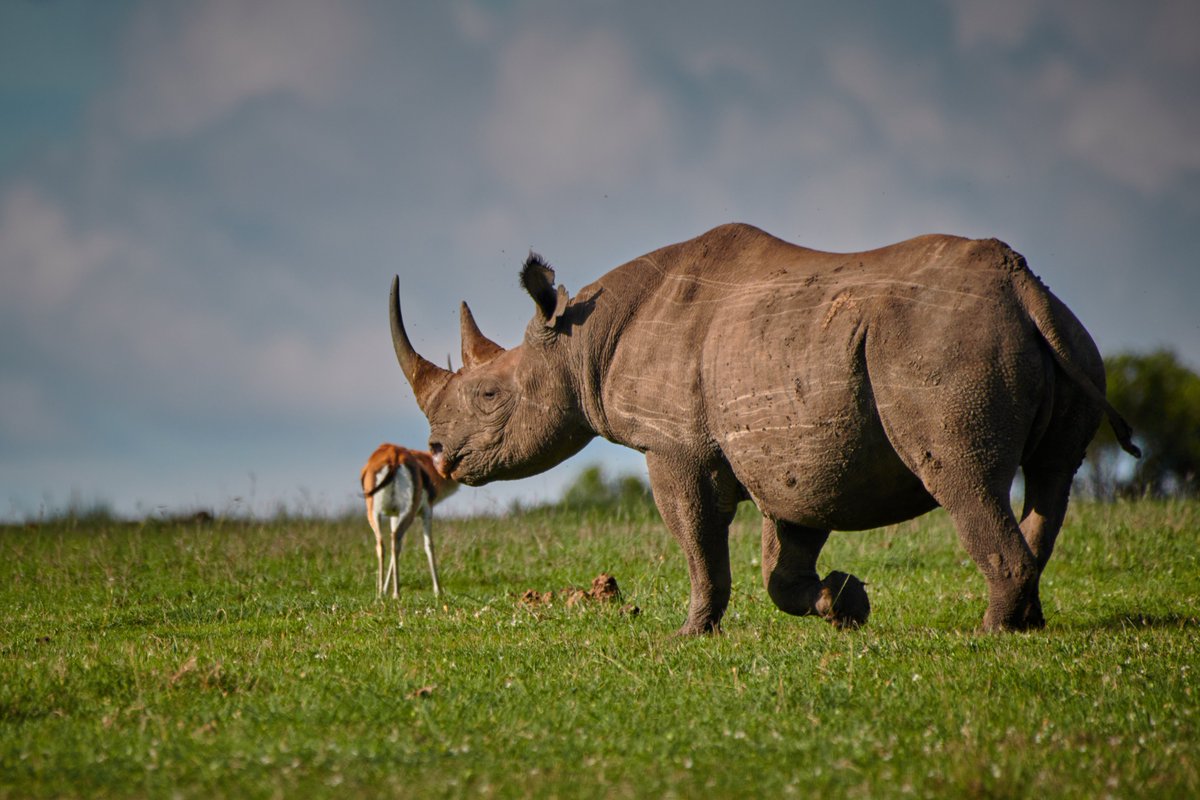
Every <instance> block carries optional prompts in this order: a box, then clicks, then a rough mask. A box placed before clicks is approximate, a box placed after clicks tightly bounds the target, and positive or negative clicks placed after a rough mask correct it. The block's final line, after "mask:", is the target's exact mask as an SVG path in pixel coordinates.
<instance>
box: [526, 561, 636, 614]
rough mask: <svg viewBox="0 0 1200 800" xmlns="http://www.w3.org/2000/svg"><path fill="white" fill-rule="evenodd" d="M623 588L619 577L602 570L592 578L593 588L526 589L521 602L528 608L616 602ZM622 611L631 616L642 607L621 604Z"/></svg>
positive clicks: (573, 606)
mask: <svg viewBox="0 0 1200 800" xmlns="http://www.w3.org/2000/svg"><path fill="white" fill-rule="evenodd" d="M621 599H622V598H621V589H620V587H618V586H617V579H616V578H614V577H613V576H612V575H609V574H608V573H607V572H601V573H600V574H599V575H597V576H596V577H595V578H593V579H592V588H591V589H581V588H579V587H577V586H568V587H566V588H564V589H559V590H558V591H546V592H539V591H538V590H537V589H526V590H525V592H524V593H523V594H522V595H521V598H520V601H519V602H520V603H521V604H522V605H524V606H527V607H528V608H534V609H536V608H545V607H548V606H552V605H554V603H555V602H559V603H562V604H563V605H565V606H566V607H567V608H575V607H576V606H579V605H581V604H593V603H616V602H620V601H621ZM621 613H622V614H627V615H629V616H631V617H633V616H637V615H638V614H640V613H641V609H640V608H638V607H637V606H635V605H633V604H631V603H627V604H625V605H623V606H621Z"/></svg>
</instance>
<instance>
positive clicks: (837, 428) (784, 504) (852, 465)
mask: <svg viewBox="0 0 1200 800" xmlns="http://www.w3.org/2000/svg"><path fill="white" fill-rule="evenodd" d="M723 449H724V452H725V456H726V458H727V459H728V461H729V463H730V466H731V467H732V468H733V471H734V474H735V475H736V476H737V478H738V480H739V481H740V482H741V484H742V485H743V486H744V487H745V488H746V490H747V492H749V494H750V496H751V498H752V499H753V500H754V502H755V503H756V504H757V505H758V507H759V510H761V511H762V512H763V514H765V515H767V516H769V517H772V518H775V519H782V520H787V521H788V522H792V523H795V524H798V525H806V526H809V527H814V528H822V529H829V530H864V529H867V528H876V527H880V526H882V525H890V524H893V523H896V522H901V521H903V520H906V519H912V518H913V517H916V516H919V515H920V514H923V513H925V512H926V511H929V510H930V509H932V508H934V507H936V506H937V502H936V501H935V500H934V499H933V498H932V497H931V496H930V495H929V493H928V492H927V491H926V490H925V487H924V485H923V484H922V483H921V480H920V479H919V478H918V477H917V476H916V475H914V474H913V473H912V471H911V470H909V469H908V467H906V466H905V465H904V463H903V462H902V461H901V460H900V457H899V456H898V455H897V454H896V452H895V450H894V449H893V448H892V446H891V444H890V442H889V441H888V439H887V436H886V434H885V433H884V431H883V428H882V426H881V425H879V424H878V421H877V420H861V419H860V420H857V421H854V422H850V423H849V424H845V423H843V424H838V421H833V422H828V423H826V424H811V425H804V424H802V423H801V424H797V425H794V426H791V427H782V426H781V427H777V428H774V429H766V430H761V431H754V430H742V431H740V432H738V431H733V432H731V435H729V436H727V437H726V444H725V447H724V448H723Z"/></svg>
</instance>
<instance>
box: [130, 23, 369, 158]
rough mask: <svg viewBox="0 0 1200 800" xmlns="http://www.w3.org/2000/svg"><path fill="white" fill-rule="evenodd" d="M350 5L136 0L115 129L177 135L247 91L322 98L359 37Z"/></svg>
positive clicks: (234, 103)
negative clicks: (141, 0) (142, 1)
mask: <svg viewBox="0 0 1200 800" xmlns="http://www.w3.org/2000/svg"><path fill="white" fill-rule="evenodd" d="M354 8H355V7H354V6H353V5H351V4H349V3H343V2H338V3H330V2H324V1H323V0H255V2H253V3H246V2H241V0H204V2H193V3H186V4H184V5H182V6H179V5H176V4H166V3H146V4H144V5H143V7H142V9H141V15H140V16H139V18H138V19H137V20H136V22H135V24H134V26H133V29H132V32H131V34H130V36H129V40H128V45H127V61H128V64H127V69H128V82H127V83H126V84H125V85H124V86H123V87H122V89H121V91H120V92H119V94H118V96H117V98H116V101H115V104H116V107H117V109H118V114H119V117H120V124H121V127H122V128H123V129H124V130H125V131H126V132H127V133H129V134H131V135H133V136H135V137H138V138H153V137H160V136H184V135H187V134H189V133H191V132H193V131H194V130H196V129H197V128H200V127H202V126H204V125H206V124H209V123H211V122H213V121H214V120H216V119H219V118H221V117H222V116H224V115H226V114H228V113H230V112H231V111H233V110H234V109H236V108H237V107H238V106H239V105H240V104H241V103H243V102H245V101H246V100H248V99H250V98H254V97H261V96H264V95H267V94H271V93H275V92H283V93H288V94H291V95H294V96H297V97H300V98H303V99H305V100H307V101H310V102H321V101H322V100H324V99H326V98H328V97H329V96H331V95H332V94H333V93H334V92H335V91H336V90H337V89H338V87H339V85H340V80H341V79H342V78H343V77H344V73H343V71H342V67H343V66H344V64H345V62H346V61H347V59H348V58H349V57H350V56H351V55H352V54H353V52H354V51H355V49H356V48H357V47H358V46H359V43H360V42H361V39H362V37H363V36H364V33H365V32H364V30H363V26H362V22H361V21H360V20H359V19H358V17H357V16H356V14H355V13H354Z"/></svg>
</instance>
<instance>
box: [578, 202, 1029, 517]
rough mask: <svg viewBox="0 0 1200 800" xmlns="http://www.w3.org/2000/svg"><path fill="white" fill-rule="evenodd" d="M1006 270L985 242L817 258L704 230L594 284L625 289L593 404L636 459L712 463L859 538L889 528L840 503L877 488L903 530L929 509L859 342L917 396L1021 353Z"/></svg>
mask: <svg viewBox="0 0 1200 800" xmlns="http://www.w3.org/2000/svg"><path fill="white" fill-rule="evenodd" d="M1023 268H1024V267H1023V264H1022V263H1021V262H1020V260H1019V257H1016V256H1015V254H1013V253H1012V251H1011V250H1009V249H1008V248H1007V246H1005V245H1003V244H1002V243H1000V242H996V241H994V240H987V241H976V240H969V239H963V238H959V237H953V236H942V235H929V236H921V237H917V238H915V239H910V240H907V241H904V242H900V243H897V244H894V245H889V246H887V247H883V248H879V249H876V250H870V251H864V252H859V253H828V252H822V251H817V250H811V249H808V248H804V247H799V246H796V245H793V244H790V243H788V242H785V241H783V240H780V239H777V238H775V237H773V236H770V235H769V234H766V233H764V232H763V231H761V230H758V229H757V228H753V227H751V226H748V225H726V226H722V227H720V228H716V229H714V230H712V231H709V232H708V233H706V234H703V235H702V236H699V237H697V238H695V239H692V240H689V241H687V242H682V243H680V244H678V245H672V246H669V247H666V248H662V249H661V250H658V251H655V252H653V253H649V254H647V255H646V256H643V257H642V258H640V259H636V260H634V261H633V262H630V263H629V264H627V265H625V266H623V267H621V268H618V270H615V271H614V272H613V273H610V274H609V275H608V276H606V278H605V279H604V280H602V282H601V284H603V285H609V286H611V287H612V288H613V290H614V295H615V293H616V292H619V291H621V290H622V289H628V288H630V287H634V288H635V296H634V297H633V298H631V301H630V308H631V310H630V311H629V312H628V313H629V319H628V322H627V324H625V325H624V326H623V332H622V336H621V342H620V345H619V347H618V348H617V351H616V353H615V355H614V361H613V363H614V369H612V370H611V371H610V373H609V374H610V376H611V377H610V381H609V382H608V385H607V387H606V394H607V396H606V405H608V406H609V407H610V408H611V409H612V410H613V413H611V414H610V416H611V417H613V418H618V419H620V420H622V422H623V424H624V425H625V432H626V434H628V435H629V436H630V438H631V439H632V441H627V443H630V444H633V445H634V446H637V447H640V448H641V449H653V447H654V446H656V444H655V443H656V442H661V441H662V440H664V439H665V440H667V441H668V442H669V443H670V446H683V447H687V448H693V449H695V450H697V451H700V450H703V449H705V448H707V449H708V450H709V451H712V452H716V451H719V453H720V456H721V457H722V458H723V459H725V460H727V461H728V462H729V463H730V464H731V465H732V466H733V468H734V470H735V472H736V473H737V475H738V477H739V479H740V480H741V482H742V483H743V484H744V485H745V486H746V487H747V489H748V490H749V491H750V492H751V494H753V495H754V496H755V498H756V499H757V500H758V501H759V504H760V506H765V507H764V511H766V510H768V509H769V508H770V507H772V506H777V507H780V508H783V509H787V511H786V513H784V514H782V515H783V516H789V517H792V518H809V519H812V520H814V521H815V520H817V519H820V518H821V517H822V516H823V515H825V516H832V517H836V519H835V521H834V522H833V523H832V525H831V526H833V527H842V528H848V527H864V526H868V525H874V524H881V523H882V522H883V521H892V520H891V519H888V520H877V519H876V518H874V517H870V518H863V519H862V520H859V519H856V518H853V513H852V511H851V512H850V513H848V511H847V508H846V506H845V505H844V500H845V498H847V497H858V498H863V497H870V496H871V493H872V492H880V491H883V492H885V493H887V492H890V494H888V496H886V497H885V496H879V497H878V499H879V501H880V503H881V504H884V505H887V506H888V507H890V508H891V509H892V510H893V511H892V516H894V517H895V518H896V519H900V518H905V517H907V516H911V515H913V514H915V513H919V512H920V511H922V510H925V509H926V508H927V507H928V506H929V503H930V502H931V501H930V499H929V497H928V495H927V494H926V493H925V492H924V489H923V488H922V486H921V484H920V481H918V480H917V479H916V478H915V476H913V475H912V474H911V472H910V471H909V470H908V469H906V467H905V464H904V463H903V460H902V459H901V457H900V455H898V454H897V453H896V452H895V450H894V449H893V448H892V446H891V444H890V442H889V439H888V436H887V432H886V431H885V428H884V425H883V424H882V422H881V420H880V417H879V414H878V412H877V409H876V402H877V398H876V396H875V393H874V391H873V389H872V385H871V375H869V374H868V365H867V361H868V359H867V354H866V346H865V342H866V337H867V332H868V330H870V331H871V336H872V337H873V341H874V343H875V344H876V345H877V346H876V347H875V350H876V352H879V353H887V356H886V358H887V359H888V363H887V364H886V365H885V367H886V370H887V371H888V373H889V374H888V375H887V380H888V381H890V382H894V383H903V382H906V381H911V382H913V383H925V384H929V385H932V384H931V382H933V381H936V380H938V376H939V374H942V373H946V372H948V371H949V370H953V369H956V368H957V366H956V365H958V364H961V363H962V362H964V361H965V362H967V363H973V362H977V361H984V360H987V359H990V358H992V357H993V356H994V353H993V352H992V351H994V350H995V349H996V348H1000V349H1002V350H1003V349H1005V348H1007V349H1008V350H1014V349H1015V350H1020V351H1022V352H1021V353H1020V354H1019V357H1020V358H1025V357H1026V356H1027V355H1028V353H1027V352H1024V349H1025V348H1026V347H1027V345H1028V344H1030V343H1031V342H1032V339H1031V337H1030V336H1029V323H1028V321H1027V320H1026V319H1025V318H1024V316H1023V315H1022V313H1021V310H1020V308H1019V305H1018V304H1017V303H1016V301H1015V300H1014V299H1013V296H1012V291H1011V275H1012V272H1013V270H1015V269H1023ZM611 299H614V300H615V299H616V297H615V296H614V297H613V298H611ZM1035 355H1036V354H1035ZM893 362H894V363H893ZM781 497H782V501H779V498H781ZM868 507H869V504H861V503H860V504H859V506H858V508H862V509H866V508H868Z"/></svg>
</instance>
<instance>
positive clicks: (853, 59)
mask: <svg viewBox="0 0 1200 800" xmlns="http://www.w3.org/2000/svg"><path fill="white" fill-rule="evenodd" d="M828 66H829V70H830V75H831V77H832V79H833V83H834V86H835V88H837V89H840V90H842V91H844V92H845V93H846V94H847V95H848V96H850V97H852V98H854V99H855V100H857V101H858V102H859V103H860V105H861V109H862V111H863V112H864V113H866V114H867V115H869V117H870V119H871V120H872V122H873V123H874V124H875V125H876V126H877V127H878V128H879V130H880V131H882V132H883V134H884V135H885V136H886V137H887V139H888V140H889V141H890V142H891V143H892V144H894V145H896V146H898V147H904V148H908V147H919V148H921V149H923V150H927V149H931V148H938V147H940V146H941V144H942V143H943V142H944V141H945V139H946V135H947V131H946V128H947V123H946V120H945V116H944V111H943V106H942V105H941V104H940V103H938V102H937V100H936V98H935V96H934V95H933V94H932V90H933V89H934V88H935V87H936V86H937V85H938V81H937V79H936V78H937V76H936V73H935V72H934V71H933V68H932V67H931V66H926V65H923V64H921V63H919V62H916V61H915V60H914V61H912V62H909V63H901V62H900V61H899V60H898V59H892V60H890V61H885V60H884V59H883V58H881V57H880V56H879V55H878V54H877V53H876V52H875V51H874V50H873V49H872V48H869V47H865V46H861V45H844V46H840V47H834V48H832V49H831V51H830V54H829V58H828Z"/></svg>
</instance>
